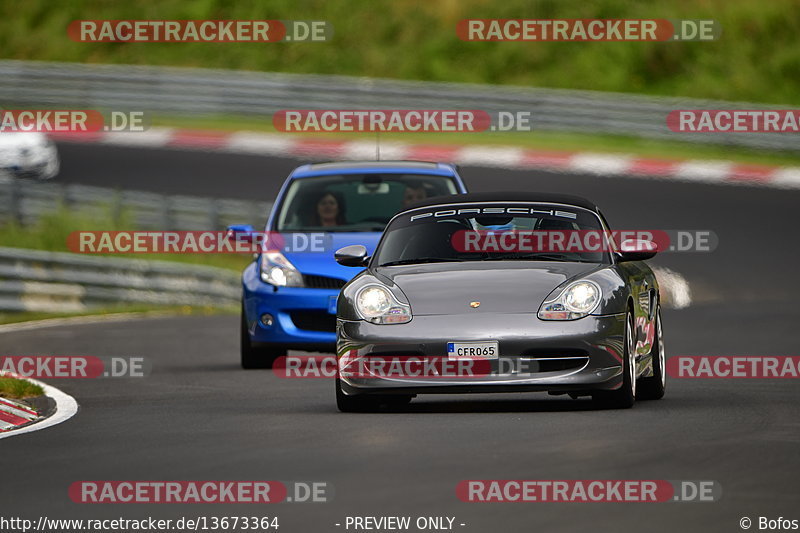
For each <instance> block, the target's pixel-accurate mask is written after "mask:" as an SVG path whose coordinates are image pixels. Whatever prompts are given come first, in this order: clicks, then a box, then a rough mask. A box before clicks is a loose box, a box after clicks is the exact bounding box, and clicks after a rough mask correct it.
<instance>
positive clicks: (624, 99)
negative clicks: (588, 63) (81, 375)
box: [0, 60, 800, 150]
mask: <svg viewBox="0 0 800 533" xmlns="http://www.w3.org/2000/svg"><path fill="white" fill-rule="evenodd" d="M0 102H3V105H4V106H5V107H8V108H13V107H37V106H38V107H50V108H52V107H60V108H62V109H66V108H79V109H98V110H109V109H111V110H122V111H128V110H129V111H149V112H158V113H165V114H171V115H186V114H191V115H199V114H202V115H217V116H218V115H240V116H247V117H253V116H256V117H257V116H262V117H265V119H268V117H269V116H271V115H272V114H273V113H275V112H276V111H279V110H282V109H370V108H373V109H375V108H377V109H380V108H383V109H387V108H388V109H482V110H485V111H487V112H489V113H494V112H497V111H512V112H513V111H529V112H530V113H531V119H532V123H533V126H534V128H535V129H538V130H553V131H571V132H585V133H606V134H612V135H626V136H638V137H644V138H652V139H672V140H681V141H690V142H699V143H714V144H729V145H735V146H749V147H755V148H771V149H780V150H798V149H800V145H799V144H798V143H797V140H796V135H791V134H781V133H742V132H739V133H714V134H711V133H694V134H690V133H674V132H672V131H670V130H669V128H668V127H667V124H666V118H667V115H668V114H669V112H670V111H673V110H675V109H748V110H756V109H775V108H776V107H775V106H765V105H761V104H752V103H745V102H724V101H712V100H697V99H688V98H667V97H654V96H642V95H636V94H628V93H607V92H596V91H573V90H564V89H540V88H532V87H516V86H496V85H475V84H463V83H435V82H414V81H398V80H385V79H370V78H355V77H347V76H322V75H308V74H303V75H300V74H281V73H275V72H247V71H228V70H211V69H191V68H174V67H151V66H147V67H145V66H133V65H91V64H79V63H50V62H37V61H11V60H3V61H0Z"/></svg>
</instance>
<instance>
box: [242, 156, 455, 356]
mask: <svg viewBox="0 0 800 533" xmlns="http://www.w3.org/2000/svg"><path fill="white" fill-rule="evenodd" d="M369 173H377V174H409V173H413V174H420V175H430V176H447V177H451V178H453V180H454V182H455V186H456V190H458V191H459V192H460V193H465V192H467V189H466V187H465V185H464V182H463V181H462V179H461V177H460V176H459V174H458V171H457V170H456V168H455V167H454V166H452V165H447V164H443V163H440V164H438V165H437V167H436V168H431V169H420V168H416V167H413V168H402V167H398V166H391V167H385V166H381V165H380V162H376V163H375V166H370V167H367V168H365V167H363V166H361V167H358V168H353V169H347V168H337V169H332V170H327V169H326V170H321V171H320V170H317V171H314V170H313V168H312V166H311V165H304V166H301V167H298V168H296V169H295V170H294V171H293V172H292V173H291V174H290V175H289V177H288V178H287V179H286V181H285V182H284V184H283V186H282V187H281V190H280V192H279V193H278V196H277V198H276V200H275V203H274V205H273V209H272V211H271V213H270V216H269V219H268V220H267V224H266V231H269V230H270V229H271V228H273V227H274V224H275V217H277V214H278V212H279V211H280V207H281V204H282V202H283V199H284V195H285V194H286V191H287V190H288V188H289V185H291V183H292V182H293V181H294V180H296V179H306V178H313V177H320V176H330V175H349V174H369ZM381 234H382V233H381V232H341V233H338V232H334V233H330V235H331V237H332V242H330V248H331V249H330V250H329V251H327V252H325V253H291V252H284V256H285V257H286V258H287V259H288V260H289V261H290V262H291V263H292V264H293V265H294V266H295V268H297V270H298V271H299V272H300V273H301V274H304V275H317V276H326V277H331V278H338V279H341V280H343V281H345V282H346V281H350V280H351V279H352V278H353V277H355V276H356V275H357V274H358V273H359V272H361V270H362V269H358V268H352V267H344V266H341V265H339V264H338V263H336V261H335V260H334V259H333V252H334V251H335V250H338V249H339V248H342V247H344V246H347V245H350V244H362V245H364V246H366V248H367V251H368V253H369V254H370V255H371V254H372V253H373V252H374V251H375V247H376V246H377V244H378V241H379V240H380V237H381ZM259 262H260V257H257V258H256V259H255V260H254V261H253V262H252V263H250V264H249V265H248V266H247V267H246V268H245V270H244V273H243V274H242V287H243V295H242V302H243V310H244V313H245V318H246V321H247V325H248V331H249V333H250V339H251V342H253V343H254V344H256V345H262V346H263V345H274V346H275V347H277V348H290V349H297V350H302V349H304V348H305V349H309V350H322V349H327V350H330V351H333V350H334V349H335V345H336V333H335V332H328V331H308V330H302V329H299V328H297V327H295V325H294V323H293V322H292V320H291V318H290V313H291V312H292V311H298V310H306V311H316V312H325V313H329V314H330V315H332V316H333V315H336V297H337V296H338V295H339V290H338V289H317V288H307V287H276V286H273V285H270V284H268V283H266V282H264V281H262V279H261V277H260V273H259V266H258V265H259ZM264 313H269V314H271V315H272V316H273V317H274V323H273V325H272V326H270V327H265V326H263V325H262V324H261V322H260V320H259V317H261V316H262V315H263V314H264Z"/></svg>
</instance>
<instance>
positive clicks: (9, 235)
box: [0, 206, 252, 324]
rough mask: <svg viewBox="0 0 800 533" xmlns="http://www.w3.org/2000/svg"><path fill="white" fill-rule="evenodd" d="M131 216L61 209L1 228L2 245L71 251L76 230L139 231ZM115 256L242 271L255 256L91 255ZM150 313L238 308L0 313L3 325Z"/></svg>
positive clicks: (142, 306)
mask: <svg viewBox="0 0 800 533" xmlns="http://www.w3.org/2000/svg"><path fill="white" fill-rule="evenodd" d="M128 220H129V217H128V216H127V215H126V214H125V213H122V214H121V215H120V216H117V217H114V216H112V215H111V210H110V209H108V210H102V209H101V210H99V211H97V210H95V211H93V212H91V213H87V212H84V211H77V210H69V209H66V208H64V207H63V206H62V207H59V208H57V209H55V210H54V211H52V212H51V213H48V214H45V215H43V216H42V217H41V218H40V219H39V221H38V222H37V223H36V224H34V225H31V226H20V225H18V224H15V223H8V224H5V225H0V246H5V247H11V248H26V249H34V250H46V251H53V252H69V251H70V250H69V249H68V248H67V237H68V236H69V234H70V233H71V232H73V231H81V230H85V231H96V230H97V229H98V228H103V230H106V231H121V230H136V229H137V228H135V227H133V226H132V224H130V222H128ZM92 255H106V256H111V255H113V256H114V257H133V258H136V259H142V260H162V261H174V262H180V263H188V264H198V265H206V266H212V267H218V268H225V269H228V270H231V271H235V272H237V273H238V272H241V271H242V270H243V269H244V267H245V266H247V264H248V263H249V262H250V261H252V257H250V256H249V255H246V254H245V255H242V254H238V255H237V254H92ZM151 311H159V312H167V313H171V314H187V315H195V314H215V313H234V312H237V311H238V307H236V306H234V307H230V308H228V307H218V306H215V307H213V308H212V307H198V306H154V305H145V304H121V305H116V306H110V307H104V308H98V309H91V310H88V311H85V312H76V313H46V312H13V313H12V312H0V324H9V323H15V322H27V321H30V320H42V319H47V318H64V317H73V316H85V315H107V314H114V313H147V312H151Z"/></svg>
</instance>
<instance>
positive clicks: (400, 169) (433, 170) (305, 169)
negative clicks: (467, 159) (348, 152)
mask: <svg viewBox="0 0 800 533" xmlns="http://www.w3.org/2000/svg"><path fill="white" fill-rule="evenodd" d="M407 171H413V172H416V173H421V174H435V175H442V176H452V175H454V174H455V167H454V166H453V165H450V164H448V163H436V162H432V161H329V162H325V163H313V164H310V165H303V166H301V167H297V168H296V169H295V170H294V172H292V174H291V177H293V178H304V177H310V176H324V175H330V174H360V173H364V172H384V173H387V174H400V173H404V172H407Z"/></svg>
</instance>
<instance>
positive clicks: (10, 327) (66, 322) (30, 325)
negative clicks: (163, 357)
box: [0, 311, 182, 334]
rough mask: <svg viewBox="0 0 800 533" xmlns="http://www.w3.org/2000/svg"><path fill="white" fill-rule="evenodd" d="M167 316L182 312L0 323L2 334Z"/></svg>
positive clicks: (122, 314)
mask: <svg viewBox="0 0 800 533" xmlns="http://www.w3.org/2000/svg"><path fill="white" fill-rule="evenodd" d="M167 316H182V315H181V314H180V313H175V312H170V311H149V312H143V313H113V314H110V315H89V316H73V317H67V318H46V319H44V320H30V321H28V322H17V323H14V324H3V325H0V334H2V333H13V332H15V331H28V330H32V329H40V328H53V327H57V326H75V325H82V324H100V323H103V322H126V321H129V320H140V319H146V318H160V317H167Z"/></svg>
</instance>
